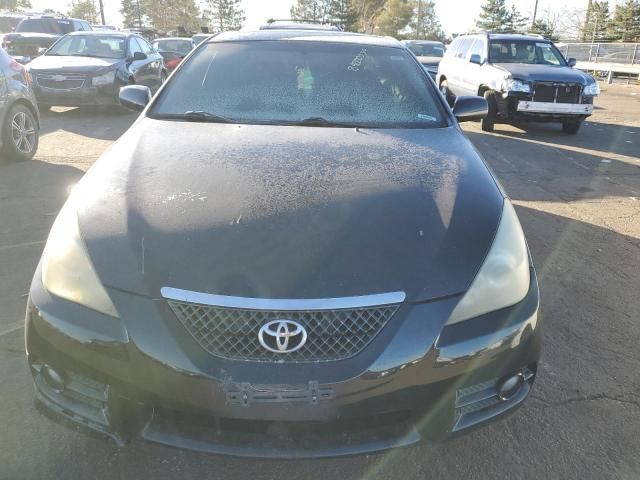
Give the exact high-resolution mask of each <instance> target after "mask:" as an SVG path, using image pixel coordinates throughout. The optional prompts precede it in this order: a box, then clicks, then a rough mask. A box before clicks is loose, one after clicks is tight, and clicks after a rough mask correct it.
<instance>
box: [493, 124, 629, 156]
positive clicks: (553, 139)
mask: <svg viewBox="0 0 640 480" xmlns="http://www.w3.org/2000/svg"><path fill="white" fill-rule="evenodd" d="M515 126H516V128H518V129H520V130H513V129H510V128H508V127H507V128H505V126H504V125H500V124H498V125H496V129H495V134H496V135H499V136H503V137H511V138H521V139H523V140H528V141H531V142H544V143H546V144H553V145H556V146H564V147H575V148H581V149H588V150H592V151H594V152H600V153H601V154H602V155H603V156H604V157H607V155H609V154H611V153H613V154H617V155H626V156H638V155H640V128H639V127H636V126H631V125H621V124H611V123H602V122H596V121H586V122H584V124H583V125H582V128H581V129H580V130H579V132H578V133H577V134H576V135H568V134H566V133H563V132H562V129H561V127H560V124H557V123H523V124H518V125H515Z"/></svg>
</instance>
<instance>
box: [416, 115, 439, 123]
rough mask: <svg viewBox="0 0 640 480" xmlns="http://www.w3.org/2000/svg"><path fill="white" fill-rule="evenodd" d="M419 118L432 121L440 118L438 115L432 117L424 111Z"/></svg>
mask: <svg viewBox="0 0 640 480" xmlns="http://www.w3.org/2000/svg"><path fill="white" fill-rule="evenodd" d="M418 118H419V119H420V120H429V121H430V122H435V121H437V120H438V119H437V118H436V117H432V116H431V115H425V114H424V113H419V114H418Z"/></svg>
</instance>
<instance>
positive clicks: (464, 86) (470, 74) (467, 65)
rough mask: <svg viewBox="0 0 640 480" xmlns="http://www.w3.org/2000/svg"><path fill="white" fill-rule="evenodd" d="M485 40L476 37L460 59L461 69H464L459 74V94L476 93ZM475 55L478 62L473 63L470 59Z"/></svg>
mask: <svg viewBox="0 0 640 480" xmlns="http://www.w3.org/2000/svg"><path fill="white" fill-rule="evenodd" d="M484 52H485V41H484V39H483V38H476V39H475V40H474V41H473V43H472V44H471V47H470V48H469V51H468V52H467V55H466V56H465V58H463V59H461V61H462V62H464V63H463V64H461V67H460V68H461V71H462V70H464V74H462V75H461V76H460V80H459V86H460V91H461V92H463V93H462V94H461V95H478V88H479V86H480V79H481V78H482V65H484V60H485V53H484ZM473 55H477V56H478V57H479V58H480V63H474V62H472V61H471V57H472V56H473Z"/></svg>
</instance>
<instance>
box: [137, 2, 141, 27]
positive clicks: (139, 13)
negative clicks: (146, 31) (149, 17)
mask: <svg viewBox="0 0 640 480" xmlns="http://www.w3.org/2000/svg"><path fill="white" fill-rule="evenodd" d="M136 3H137V5H138V28H139V29H140V30H142V13H141V12H140V0H136Z"/></svg>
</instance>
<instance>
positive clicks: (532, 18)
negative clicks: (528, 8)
mask: <svg viewBox="0 0 640 480" xmlns="http://www.w3.org/2000/svg"><path fill="white" fill-rule="evenodd" d="M537 15H538V0H536V4H535V6H534V7H533V17H531V26H532V27H533V26H534V25H535V24H536V16H537Z"/></svg>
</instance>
